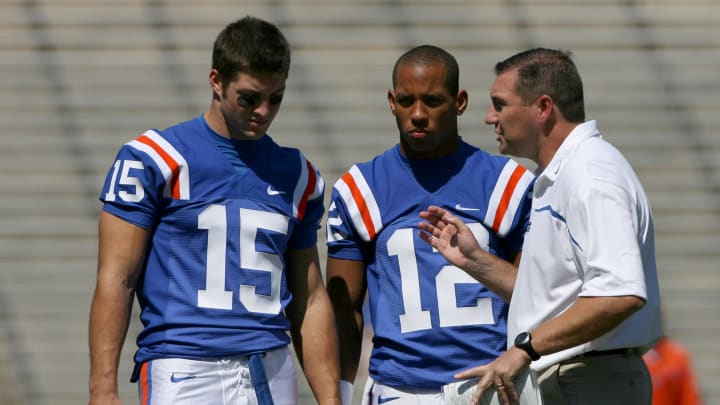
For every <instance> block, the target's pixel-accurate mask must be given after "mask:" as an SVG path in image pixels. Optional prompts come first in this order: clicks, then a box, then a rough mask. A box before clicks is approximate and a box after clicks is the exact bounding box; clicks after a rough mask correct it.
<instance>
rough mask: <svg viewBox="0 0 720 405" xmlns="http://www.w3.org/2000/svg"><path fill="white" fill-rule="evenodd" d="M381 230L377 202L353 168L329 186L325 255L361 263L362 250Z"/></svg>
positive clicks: (357, 170) (360, 175)
mask: <svg viewBox="0 0 720 405" xmlns="http://www.w3.org/2000/svg"><path fill="white" fill-rule="evenodd" d="M381 228H382V218H381V215H380V209H379V208H378V205H377V201H376V200H375V198H374V196H373V193H372V190H371V189H370V187H369V186H368V184H367V181H366V180H365V177H364V176H363V175H362V172H361V171H360V169H359V168H358V167H357V165H355V166H353V167H352V168H351V169H350V170H349V171H348V172H347V173H345V174H344V175H343V176H342V177H341V178H340V179H339V180H338V181H337V182H336V183H335V185H334V186H333V191H332V198H331V203H330V208H329V210H328V220H327V246H328V256H330V257H335V258H338V259H348V260H364V258H365V255H364V253H365V249H367V248H368V246H369V243H370V242H371V241H372V240H373V239H374V238H375V236H376V234H377V232H379V230H380V229H381Z"/></svg>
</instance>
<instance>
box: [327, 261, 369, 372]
mask: <svg viewBox="0 0 720 405" xmlns="http://www.w3.org/2000/svg"><path fill="white" fill-rule="evenodd" d="M327 274H328V283H327V292H328V295H329V297H330V301H331V302H332V306H333V311H334V313H335V322H336V324H337V333H338V344H339V347H340V375H341V377H342V379H343V380H345V381H348V382H351V383H352V382H354V381H355V376H356V375H357V370H358V363H359V362H360V354H361V350H362V340H363V326H364V320H363V312H362V308H363V302H364V301H365V291H366V282H365V264H364V263H363V262H361V261H355V260H343V259H335V258H332V257H330V258H328V261H327Z"/></svg>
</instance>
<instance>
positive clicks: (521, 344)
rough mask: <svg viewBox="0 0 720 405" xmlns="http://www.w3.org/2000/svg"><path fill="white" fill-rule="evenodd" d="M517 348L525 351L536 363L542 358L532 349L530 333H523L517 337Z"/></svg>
mask: <svg viewBox="0 0 720 405" xmlns="http://www.w3.org/2000/svg"><path fill="white" fill-rule="evenodd" d="M515 347H517V348H520V349H523V350H525V353H527V354H528V356H530V358H531V359H532V360H533V361H535V360H537V359H539V358H540V355H539V354H538V352H536V351H535V349H533V347H532V336H530V332H521V333H520V334H518V335H517V336H516V337H515Z"/></svg>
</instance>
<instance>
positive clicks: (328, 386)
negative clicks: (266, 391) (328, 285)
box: [293, 290, 340, 404]
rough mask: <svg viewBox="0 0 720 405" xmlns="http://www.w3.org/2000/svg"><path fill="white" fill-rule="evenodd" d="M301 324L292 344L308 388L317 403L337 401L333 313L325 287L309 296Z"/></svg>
mask: <svg viewBox="0 0 720 405" xmlns="http://www.w3.org/2000/svg"><path fill="white" fill-rule="evenodd" d="M293 323H294V324H296V325H297V324H299V323H297V322H293ZM301 324H302V326H301V328H300V330H299V331H298V332H296V333H294V336H295V337H294V345H295V350H296V352H297V355H298V359H299V360H300V363H301V365H302V368H303V371H304V373H305V376H306V378H307V380H308V383H309V384H310V388H311V389H312V391H313V394H314V395H315V398H316V399H317V401H318V403H319V404H340V392H339V386H340V366H339V361H338V339H337V334H336V332H335V317H334V315H333V312H332V308H331V306H330V301H329V299H328V297H327V295H326V294H325V293H324V290H323V291H322V292H321V293H320V292H319V293H316V294H314V295H313V296H312V297H311V298H310V299H309V301H308V306H307V310H306V312H305V316H304V319H303V321H302V323H301ZM298 333H299V334H298Z"/></svg>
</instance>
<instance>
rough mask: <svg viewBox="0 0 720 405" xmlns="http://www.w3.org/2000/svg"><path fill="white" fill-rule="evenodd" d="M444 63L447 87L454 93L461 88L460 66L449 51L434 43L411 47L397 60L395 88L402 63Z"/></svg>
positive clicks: (394, 69)
mask: <svg viewBox="0 0 720 405" xmlns="http://www.w3.org/2000/svg"><path fill="white" fill-rule="evenodd" d="M436 64H442V65H443V67H444V68H445V75H446V76H445V87H446V88H447V90H448V91H449V92H450V93H451V94H452V95H455V94H457V92H458V90H459V89H460V68H459V67H458V63H457V60H455V57H453V56H452V55H451V54H450V53H449V52H447V51H446V50H444V49H442V48H438V47H437V46H434V45H420V46H417V47H415V48H412V49H410V50H409V51H407V52H405V53H404V54H402V55H401V56H400V58H399V59H398V60H397V62H395V67H393V74H392V84H393V88H395V86H396V85H397V71H398V67H399V66H400V65H419V66H432V65H436Z"/></svg>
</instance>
